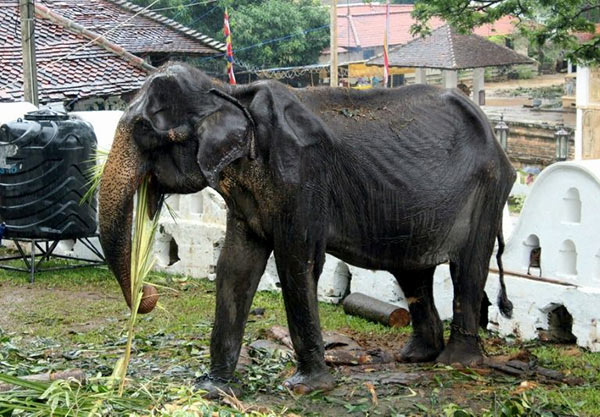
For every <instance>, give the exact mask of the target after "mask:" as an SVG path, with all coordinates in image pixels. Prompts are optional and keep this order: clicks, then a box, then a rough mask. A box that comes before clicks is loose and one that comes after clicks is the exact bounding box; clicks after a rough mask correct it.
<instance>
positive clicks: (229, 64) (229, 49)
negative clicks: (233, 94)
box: [223, 9, 235, 84]
mask: <svg viewBox="0 0 600 417" xmlns="http://www.w3.org/2000/svg"><path fill="white" fill-rule="evenodd" d="M224 23H225V24H224V27H223V32H224V33H225V44H226V45H227V52H226V54H225V59H226V60H227V75H228V76H229V84H235V74H234V73H233V46H232V45H231V29H230V27H229V14H228V13H227V9H225V22H224Z"/></svg>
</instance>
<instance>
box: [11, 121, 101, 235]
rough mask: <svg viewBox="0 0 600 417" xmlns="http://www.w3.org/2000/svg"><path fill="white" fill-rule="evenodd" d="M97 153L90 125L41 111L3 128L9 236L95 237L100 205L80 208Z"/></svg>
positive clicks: (83, 205)
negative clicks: (97, 211)
mask: <svg viewBox="0 0 600 417" xmlns="http://www.w3.org/2000/svg"><path fill="white" fill-rule="evenodd" d="M95 154H96V135H94V130H93V129H92V127H91V125H90V124H89V123H87V122H85V121H83V120H80V119H76V118H72V117H69V116H68V115H67V114H65V113H58V112H54V111H50V110H40V111H35V112H31V113H27V114H26V115H25V120H21V119H19V120H17V121H15V122H11V123H7V124H5V125H3V126H2V127H1V128H0V222H3V223H6V231H5V233H4V237H7V238H31V239H76V238H82V237H89V236H92V235H94V234H95V233H96V226H97V223H96V201H95V199H94V201H93V202H92V203H90V204H87V203H85V204H80V202H81V198H82V196H83V195H84V194H85V192H86V190H87V189H88V187H89V183H88V182H89V177H90V174H89V170H90V168H91V167H92V166H93V164H94V162H93V160H94V157H95Z"/></svg>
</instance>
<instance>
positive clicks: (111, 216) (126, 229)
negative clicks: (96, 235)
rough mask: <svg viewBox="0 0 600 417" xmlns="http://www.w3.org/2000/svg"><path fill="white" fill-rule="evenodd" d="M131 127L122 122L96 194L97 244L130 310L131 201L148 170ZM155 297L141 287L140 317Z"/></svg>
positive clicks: (145, 286) (150, 307)
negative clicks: (97, 195)
mask: <svg viewBox="0 0 600 417" xmlns="http://www.w3.org/2000/svg"><path fill="white" fill-rule="evenodd" d="M132 127H133V124H132V123H130V121H126V120H125V118H123V119H121V121H120V122H119V125H118V127H117V132H116V134H115V139H114V142H113V145H112V149H111V151H110V154H109V156H108V160H107V161H106V165H105V167H104V174H103V175H102V180H101V182H100V191H99V201H98V203H99V213H98V214H99V220H100V243H101V245H102V248H103V250H104V255H105V257H106V261H107V262H108V266H109V267H110V269H111V271H112V272H113V273H114V274H115V277H116V278H117V281H118V282H119V284H120V285H121V290H122V291H123V295H124V296H125V301H127V305H128V306H129V308H131V300H132V294H131V223H132V217H133V197H134V195H135V192H136V190H137V188H138V187H139V185H140V182H141V180H142V178H143V177H144V175H146V174H147V169H146V168H145V167H144V163H143V160H142V157H141V153H140V150H139V148H138V146H137V145H136V144H135V142H134V140H133V137H132V134H131V132H132ZM157 301H158V295H157V291H156V289H155V288H154V287H153V286H151V285H144V288H143V296H142V301H141V303H140V307H139V309H138V312H139V313H142V314H144V313H149V312H150V311H152V309H154V307H155V306H156V302H157Z"/></svg>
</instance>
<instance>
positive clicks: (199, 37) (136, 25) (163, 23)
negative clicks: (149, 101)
mask: <svg viewBox="0 0 600 417" xmlns="http://www.w3.org/2000/svg"><path fill="white" fill-rule="evenodd" d="M39 1H41V3H42V4H44V5H46V6H47V7H48V8H50V9H52V10H53V11H54V12H56V13H58V14H61V15H63V16H65V17H66V18H68V19H70V20H72V21H74V22H76V23H78V24H80V25H82V26H84V27H86V28H87V29H89V30H91V31H94V32H97V33H106V35H105V36H106V39H107V40H109V41H110V42H113V43H115V44H117V45H120V46H122V47H123V48H125V49H126V50H127V51H129V52H131V53H133V54H136V55H143V54H147V53H157V52H158V53H178V54H186V55H212V54H215V53H219V52H224V51H225V45H224V44H223V43H222V42H218V41H216V40H214V39H212V38H209V37H208V36H206V35H203V34H202V33H200V32H198V31H196V30H193V29H190V28H188V27H186V26H183V25H181V24H179V23H177V22H175V21H174V20H171V19H169V18H167V17H165V16H162V15H160V14H158V13H155V12H152V11H147V10H145V9H144V8H143V7H140V6H136V5H134V4H132V3H129V2H127V1H124V0H39Z"/></svg>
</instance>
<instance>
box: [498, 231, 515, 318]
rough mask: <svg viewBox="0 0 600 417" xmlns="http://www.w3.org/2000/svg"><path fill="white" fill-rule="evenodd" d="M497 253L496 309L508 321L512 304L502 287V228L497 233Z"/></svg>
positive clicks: (504, 286) (504, 288) (503, 286)
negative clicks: (497, 290) (498, 279)
mask: <svg viewBox="0 0 600 417" xmlns="http://www.w3.org/2000/svg"><path fill="white" fill-rule="evenodd" d="M497 238H498V253H497V254H496V262H497V263H498V276H499V277H500V292H498V308H499V309H500V313H502V315H503V316H504V317H506V318H508V319H510V318H511V317H512V312H513V304H512V302H511V301H510V300H509V299H508V296H507V295H506V285H504V267H503V266H502V254H503V253H504V235H503V234H502V227H500V231H499V232H498V236H497Z"/></svg>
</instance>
